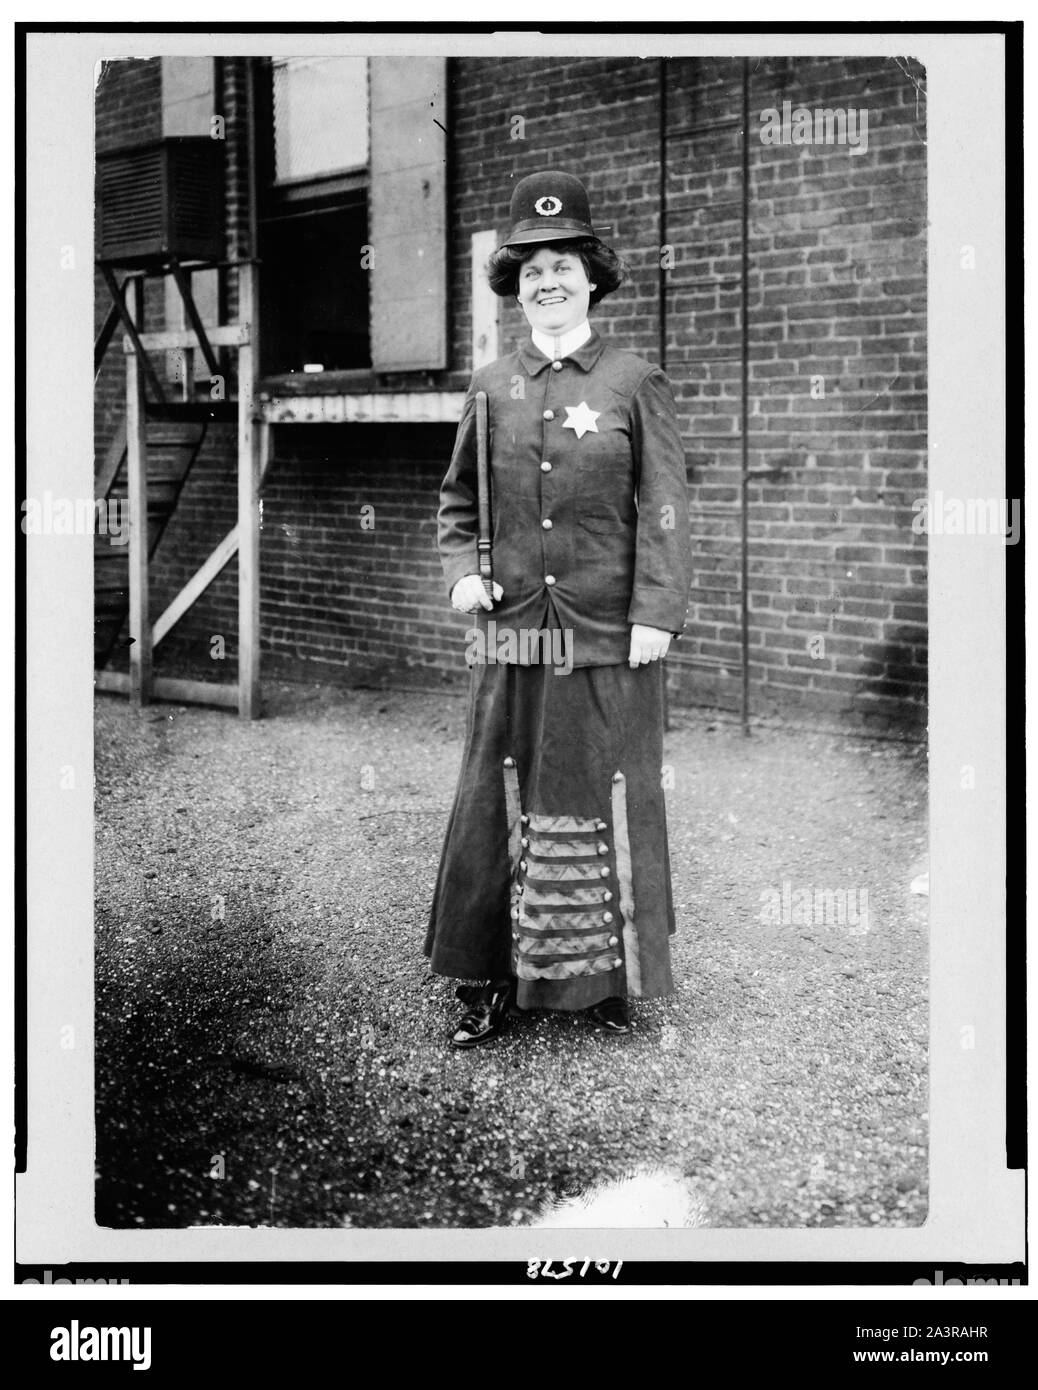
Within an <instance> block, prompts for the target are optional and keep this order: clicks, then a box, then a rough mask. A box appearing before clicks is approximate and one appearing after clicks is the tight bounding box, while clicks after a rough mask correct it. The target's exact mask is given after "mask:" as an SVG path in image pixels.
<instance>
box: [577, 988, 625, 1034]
mask: <svg viewBox="0 0 1038 1390" xmlns="http://www.w3.org/2000/svg"><path fill="white" fill-rule="evenodd" d="M584 1012H585V1013H586V1014H587V1016H588V1018H589V1019H590V1020H591V1022H592V1023H593V1024H594V1026H595V1027H596V1028H603V1029H605V1031H606V1032H607V1033H629V1032H630V1031H631V1011H630V1009H629V1008H628V1006H627V1000H626V999H621V998H620V996H619V995H618V994H614V995H613V997H612V998H611V999H603V1000H602V1002H601V1003H600V1004H592V1005H591V1007H590V1009H585V1010H584Z"/></svg>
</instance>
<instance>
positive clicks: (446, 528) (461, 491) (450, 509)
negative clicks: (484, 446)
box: [436, 377, 479, 597]
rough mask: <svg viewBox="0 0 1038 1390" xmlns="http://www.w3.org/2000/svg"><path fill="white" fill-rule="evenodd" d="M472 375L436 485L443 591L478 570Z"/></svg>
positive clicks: (477, 518)
mask: <svg viewBox="0 0 1038 1390" xmlns="http://www.w3.org/2000/svg"><path fill="white" fill-rule="evenodd" d="M476 390H477V387H476V379H475V377H473V379H472V382H471V384H470V385H469V389H468V391H467V392H466V395H465V403H464V405H463V406H462V411H461V421H460V423H459V425H458V433H457V435H456V437H455V440H454V452H453V454H452V455H451V461H450V467H449V468H448V469H447V476H446V477H445V478H444V480H443V482H442V484H441V485H440V507H439V511H438V512H437V515H436V541H437V545H438V547H439V551H440V563H441V564H442V565H443V577H444V579H445V580H446V582H447V595H448V597H449V596H450V593H451V590H452V589H453V588H454V586H455V584H457V582H458V580H459V579H462V578H464V576H465V575H466V574H478V573H479V552H478V550H477V548H476V539H477V537H478V535H479V510H478V502H477V498H476Z"/></svg>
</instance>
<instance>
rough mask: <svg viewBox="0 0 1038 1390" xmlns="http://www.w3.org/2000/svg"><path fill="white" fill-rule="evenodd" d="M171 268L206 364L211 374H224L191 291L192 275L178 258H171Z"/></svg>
mask: <svg viewBox="0 0 1038 1390" xmlns="http://www.w3.org/2000/svg"><path fill="white" fill-rule="evenodd" d="M169 268H170V270H171V272H172V274H173V279H174V280H175V281H176V286H177V289H178V290H179V291H180V297H181V299H182V300H183V301H184V309H185V310H186V312H187V318H188V322H189V323H190V325H191V327H192V328H193V329H194V330H195V336H196V337H197V338H198V345H199V347H200V348H201V349H202V356H203V357H204V358H205V364H206V366H207V367H208V368H209V375H210V376H222V372H221V371H220V364H219V362H218V361H217V360H216V354H215V353H214V352H213V349H212V347H211V346H210V344H209V338H208V335H207V333H206V328H205V324H204V323H203V322H202V317H201V315H200V314H199V312H198V306H197V305H196V304H195V297H194V295H193V294H192V293H191V276H190V274H187V273H185V271H184V267H183V266H182V265H181V264H180V262H179V261H178V260H175V259H174V260H171V261H170V263H169ZM243 317H244V315H243Z"/></svg>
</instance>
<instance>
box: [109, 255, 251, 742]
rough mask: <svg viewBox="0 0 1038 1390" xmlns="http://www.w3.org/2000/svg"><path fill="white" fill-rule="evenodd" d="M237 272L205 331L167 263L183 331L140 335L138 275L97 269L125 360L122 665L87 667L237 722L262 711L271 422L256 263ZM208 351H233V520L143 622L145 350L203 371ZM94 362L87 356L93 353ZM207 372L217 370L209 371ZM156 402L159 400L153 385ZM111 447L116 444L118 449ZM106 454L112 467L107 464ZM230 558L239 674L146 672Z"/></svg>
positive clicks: (136, 694)
mask: <svg viewBox="0 0 1038 1390" xmlns="http://www.w3.org/2000/svg"><path fill="white" fill-rule="evenodd" d="M235 265H236V269H237V271H238V322H237V323H233V324H226V325H222V326H220V327H218V328H212V329H206V328H205V327H204V325H203V324H202V321H201V318H200V316H199V314H198V310H197V308H196V307H195V303H194V299H193V296H192V294H191V287H190V277H189V274H188V273H185V270H184V268H183V267H181V266H179V265H176V266H173V265H171V266H170V267H169V268H168V272H167V273H169V274H172V275H173V278H174V280H175V282H176V285H177V288H178V289H179V291H180V294H181V297H182V298H183V300H184V307H185V310H186V312H187V317H188V322H189V323H190V324H191V327H190V328H184V329H178V330H174V331H172V332H163V333H146V332H142V331H140V330H141V326H142V325H143V323H144V279H143V277H142V276H141V275H130V276H128V277H127V279H128V281H129V285H127V283H126V282H124V284H123V286H122V288H121V289H120V287H119V286H118V284H117V283H116V281H115V278H114V276H113V275H112V273H111V271H110V270H108V268H107V267H104V266H102V273H103V274H104V275H105V280H106V282H107V283H108V285H109V289H110V291H111V293H112V297H113V300H114V305H113V309H114V312H115V313H116V314H117V315H118V317H120V318H121V319H122V320H123V323H124V326H125V327H126V329H127V334H126V337H125V339H124V341H123V353H124V355H125V358H126V418H125V433H126V444H125V448H126V470H127V502H128V505H129V514H130V515H129V521H130V537H129V547H128V549H129V590H130V613H129V618H130V652H129V657H130V670H129V674H125V673H123V672H120V671H107V670H100V671H97V672H95V677H94V685H95V688H96V689H98V690H104V691H111V692H116V693H120V694H128V695H129V697H130V701H131V703H132V704H133V705H134V706H135V707H136V708H137V709H140V708H142V707H143V706H145V705H147V704H149V703H150V702H151V701H152V700H175V701H178V702H183V703H186V704H204V705H218V706H221V707H225V708H231V709H234V708H236V709H237V710H238V714H239V715H240V716H241V718H243V719H257V718H259V715H260V712H261V699H262V691H261V685H260V601H259V600H260V594H259V578H260V576H259V539H260V526H259V506H260V499H259V492H260V484H261V481H262V477H263V474H264V472H265V471H266V467H267V464H268V463H269V458H270V426H269V424H267V423H266V421H264V420H262V419H261V418H258V416H257V411H256V403H255V398H256V380H257V376H258V367H259V363H258V346H259V335H258V326H259V324H258V310H259V283H258V272H259V267H258V264H257V262H256V261H254V260H243V261H238V262H236V263H235ZM128 287H129V288H132V294H133V309H132V311H131V309H130V308H129V307H128V305H127V303H126V289H127V288H128ZM214 347H225V348H230V349H233V350H235V351H237V353H238V522H237V525H236V526H234V527H232V529H231V530H230V531H229V532H228V533H227V535H225V536H224V537H223V539H222V540H221V541H220V543H219V544H218V545H217V546H216V548H215V550H213V552H212V553H211V554H210V556H209V558H208V559H207V560H206V561H205V562H204V563H203V564H202V565H201V566H199V568H198V570H196V572H195V574H194V575H193V576H192V577H191V579H189V580H188V582H187V583H186V584H185V585H184V587H183V588H182V589H181V590H180V593H179V594H177V596H176V598H175V599H174V600H173V602H172V603H170V604H169V605H168V607H167V608H166V610H165V612H163V613H162V614H160V615H159V617H158V619H157V620H156V621H155V622H152V620H151V605H150V593H149V558H148V471H147V463H148V446H147V438H146V430H147V403H146V397H145V383H146V381H149V382H151V383H152V386H153V389H155V384H156V383H157V381H158V378H157V376H156V373H155V371H154V368H153V367H152V365H151V362H150V360H149V358H148V353H149V352H162V351H170V350H174V349H183V350H185V351H189V350H192V349H195V348H198V349H200V350H201V351H202V354H203V356H204V357H205V359H206V362H207V363H208V364H209V367H210V370H212V368H213V367H214V365H215V364H216V358H215V354H214V353H213V348H214ZM95 366H96V359H95ZM214 374H216V373H214ZM157 389H158V395H159V399H160V401H161V400H162V399H163V393H162V388H161V384H159V385H158V388H157ZM121 443H122V441H121V440H118V441H116V440H113V443H112V446H111V448H110V449H109V451H108V454H107V456H106V460H105V463H104V465H103V466H102V479H101V481H103V482H105V483H106V490H107V489H110V488H111V485H112V483H113V481H114V479H115V476H116V473H117V472H118V469H119V466H120V461H121V455H122V447H121ZM117 444H118V446H119V447H118V448H117ZM113 459H114V460H115V464H114V467H113ZM234 555H237V556H238V680H237V683H236V684H234V685H231V684H227V683H224V684H220V683H218V682H216V681H200V680H175V679H171V678H168V677H163V676H155V675H154V674H153V671H152V653H153V651H154V649H155V647H156V646H157V645H158V644H159V642H161V641H162V639H163V638H164V637H165V636H166V635H167V634H168V633H169V631H170V630H171V629H172V628H173V626H174V625H175V624H176V623H177V622H179V620H180V619H181V618H182V617H183V616H184V614H185V613H186V612H187V611H188V609H189V608H190V607H191V606H192V605H193V604H194V603H196V602H197V601H198V599H199V598H200V597H201V595H202V594H203V593H205V591H206V589H207V588H208V587H209V585H210V584H211V583H212V582H213V580H214V579H215V578H216V576H217V575H218V574H219V573H220V572H221V570H223V568H224V567H225V566H226V565H227V564H228V562H229V561H230V560H231V558H232V557H233V556H234Z"/></svg>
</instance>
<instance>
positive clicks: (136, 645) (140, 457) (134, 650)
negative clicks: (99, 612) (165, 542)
mask: <svg viewBox="0 0 1038 1390" xmlns="http://www.w3.org/2000/svg"><path fill="white" fill-rule="evenodd" d="M124 288H125V289H128V290H129V291H130V293H131V296H132V297H131V301H130V305H131V307H130V311H129V312H130V314H131V316H132V318H133V322H134V325H135V327H136V329H137V331H138V332H140V333H143V332H144V280H143V278H142V277H141V276H139V275H132V276H129V277H127V284H126V286H125V287H124ZM126 493H127V502H128V504H129V508H130V546H129V552H130V553H129V557H128V558H129V582H130V700H131V701H132V703H133V705H134V706H135V707H136V708H137V709H140V708H141V707H142V706H144V705H146V704H148V703H149V701H150V699H151V647H152V641H151V612H150V609H149V603H148V582H149V575H148V438H147V408H146V405H145V399H144V366H143V360H142V357H141V355H140V354H139V353H137V352H131V353H129V354H128V356H127V358H126Z"/></svg>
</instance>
